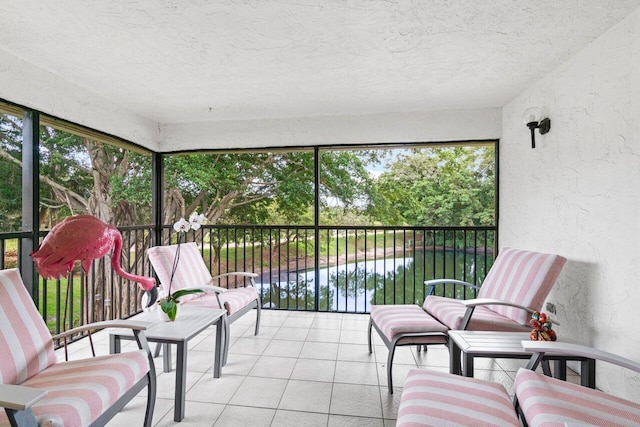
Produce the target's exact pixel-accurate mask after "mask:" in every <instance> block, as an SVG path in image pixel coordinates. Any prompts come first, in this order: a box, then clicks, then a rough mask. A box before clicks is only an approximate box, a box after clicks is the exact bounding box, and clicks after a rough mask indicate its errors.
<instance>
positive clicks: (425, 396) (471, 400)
mask: <svg viewBox="0 0 640 427" xmlns="http://www.w3.org/2000/svg"><path fill="white" fill-rule="evenodd" d="M445 425H446V426H520V425H521V424H520V421H519V420H518V417H517V415H516V411H514V409H513V404H512V403H511V399H510V398H509V394H508V393H507V390H506V389H505V388H504V386H503V385H502V384H498V383H494V382H491V381H486V380H480V379H477V378H468V377H461V376H459V375H452V374H447V373H444V372H437V371H431V370H427V369H412V370H411V371H409V375H408V376H407V380H406V382H405V384H404V389H403V390H402V397H401V398H400V406H399V408H398V418H397V423H396V427H417V426H445Z"/></svg>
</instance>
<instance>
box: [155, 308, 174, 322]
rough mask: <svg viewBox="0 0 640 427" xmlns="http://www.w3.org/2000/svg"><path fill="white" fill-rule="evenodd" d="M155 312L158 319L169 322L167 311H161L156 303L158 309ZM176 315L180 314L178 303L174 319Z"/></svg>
mask: <svg viewBox="0 0 640 427" xmlns="http://www.w3.org/2000/svg"><path fill="white" fill-rule="evenodd" d="M156 313H158V319H159V320H161V321H163V322H171V319H169V316H167V313H165V312H164V311H162V309H161V308H160V305H158V309H157V310H156ZM178 316H180V304H178V305H177V308H176V319H177V318H178Z"/></svg>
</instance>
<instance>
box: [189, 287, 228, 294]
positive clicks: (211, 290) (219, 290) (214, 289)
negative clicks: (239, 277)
mask: <svg viewBox="0 0 640 427" xmlns="http://www.w3.org/2000/svg"><path fill="white" fill-rule="evenodd" d="M184 289H202V290H203V291H204V292H205V293H208V294H212V293H215V294H221V293H223V292H227V291H228V289H227V288H223V287H220V286H214V285H204V286H198V287H197V288H184Z"/></svg>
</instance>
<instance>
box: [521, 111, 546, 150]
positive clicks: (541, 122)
mask: <svg viewBox="0 0 640 427" xmlns="http://www.w3.org/2000/svg"><path fill="white" fill-rule="evenodd" d="M543 115H544V112H543V111H542V108H538V107H532V108H528V109H527V110H526V111H525V112H524V114H523V115H522V120H523V121H524V123H525V124H526V125H527V127H528V128H529V129H530V130H531V148H536V136H535V134H534V133H533V131H534V129H538V130H539V131H540V135H544V134H545V133H547V132H549V129H551V120H549V119H548V118H546V117H545V118H542V116H543Z"/></svg>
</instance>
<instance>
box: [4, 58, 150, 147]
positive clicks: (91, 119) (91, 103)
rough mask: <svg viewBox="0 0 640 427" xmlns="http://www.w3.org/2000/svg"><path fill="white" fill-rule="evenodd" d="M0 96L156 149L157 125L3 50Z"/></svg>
mask: <svg viewBox="0 0 640 427" xmlns="http://www.w3.org/2000/svg"><path fill="white" fill-rule="evenodd" d="M0 98H3V99H6V100H8V101H11V102H15V103H16V104H20V105H24V106H26V107H30V108H34V109H36V110H39V111H42V112H44V113H47V114H51V115H52V116H55V117H58V118H61V119H65V120H69V121H72V122H74V123H78V124H81V125H84V126H87V127H90V128H93V129H97V130H100V131H102V132H106V133H109V134H111V135H115V136H119V137H120V138H124V139H126V140H128V141H132V142H135V143H137V144H139V145H142V146H144V147H147V148H150V149H157V140H158V126H157V125H156V124H155V123H154V122H153V121H152V120H149V119H147V118H145V117H142V116H140V115H137V114H135V113H133V112H131V111H130V110H127V109H125V108H123V107H121V106H119V105H117V104H115V103H113V102H111V101H110V100H108V99H106V98H104V97H102V96H100V95H97V94H96V93H94V92H91V91H89V90H87V89H84V88H82V87H80V86H78V85H75V84H72V83H70V82H68V81H66V80H64V79H62V78H61V77H59V76H57V75H55V74H52V73H50V72H48V71H46V70H43V69H41V68H38V67H36V66H34V65H33V64H29V63H27V62H25V61H23V60H21V59H19V58H17V57H15V56H13V55H11V54H9V53H7V52H5V51H3V50H2V49H0Z"/></svg>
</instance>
